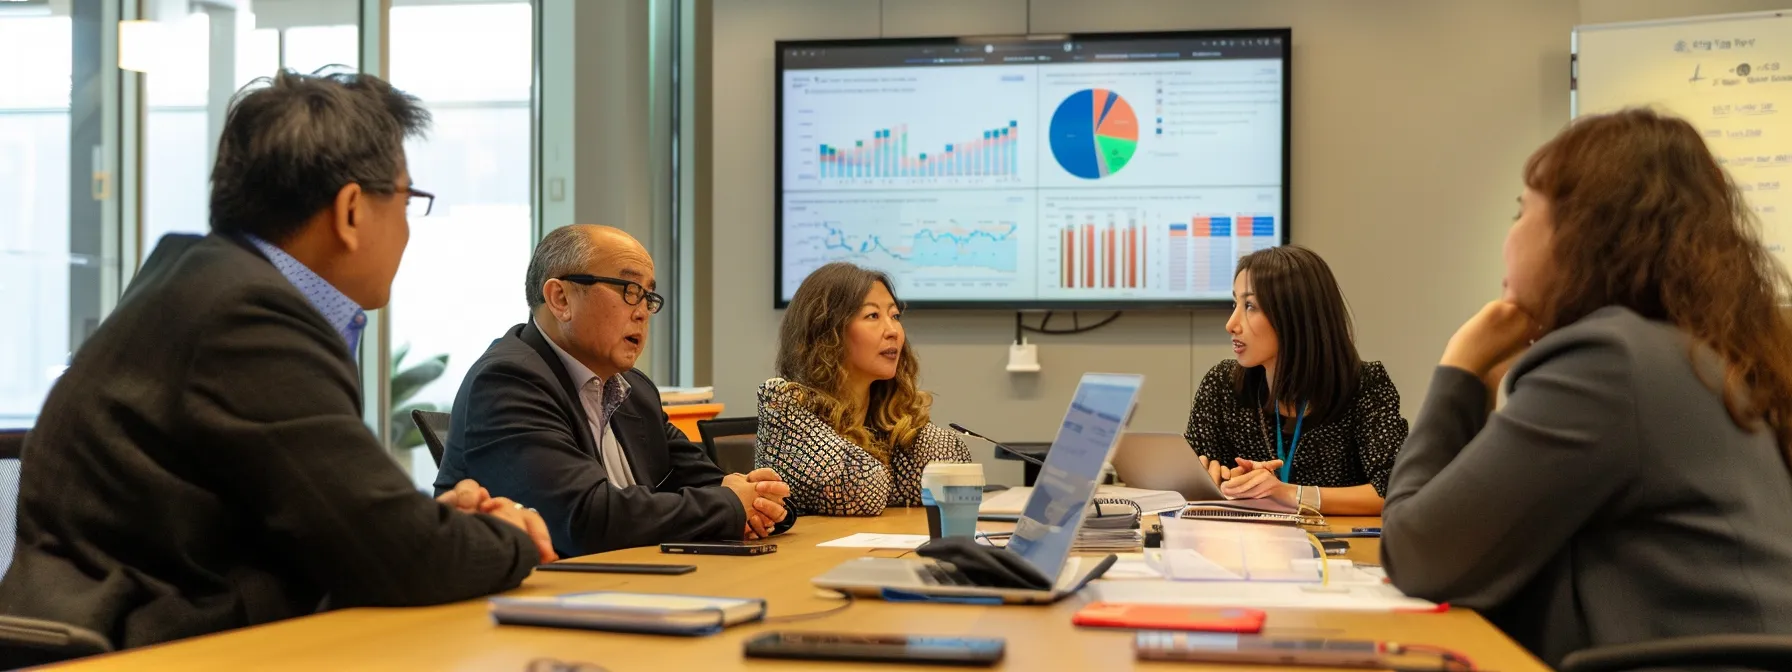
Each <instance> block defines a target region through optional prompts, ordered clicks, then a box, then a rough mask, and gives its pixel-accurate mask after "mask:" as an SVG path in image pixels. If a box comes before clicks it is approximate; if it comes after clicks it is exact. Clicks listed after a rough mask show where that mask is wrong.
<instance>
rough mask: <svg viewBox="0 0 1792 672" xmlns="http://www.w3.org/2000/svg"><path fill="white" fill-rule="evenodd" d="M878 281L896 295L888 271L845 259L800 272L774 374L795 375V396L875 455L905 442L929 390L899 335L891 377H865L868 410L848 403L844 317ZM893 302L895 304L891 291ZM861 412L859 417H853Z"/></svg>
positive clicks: (884, 456) (921, 417)
mask: <svg viewBox="0 0 1792 672" xmlns="http://www.w3.org/2000/svg"><path fill="white" fill-rule="evenodd" d="M877 283H883V286H884V288H885V289H888V290H890V296H892V297H894V296H896V289H895V287H896V286H895V285H894V284H892V283H891V282H890V276H888V275H885V274H883V273H880V272H878V271H873V270H870V269H866V268H860V267H858V266H854V265H852V264H849V263H846V262H835V263H831V264H828V265H826V266H822V267H821V268H818V269H816V270H815V272H814V273H810V274H809V277H807V278H804V279H803V284H802V286H801V287H798V288H797V290H796V295H795V296H793V297H791V299H790V306H789V307H788V308H787V309H785V311H784V322H783V324H782V325H781V326H780V327H779V328H778V361H777V370H778V376H779V377H781V378H783V379H784V380H786V381H789V382H791V383H795V385H793V386H791V388H790V391H791V392H792V393H794V395H795V396H796V398H797V400H798V402H799V403H801V404H803V405H804V406H805V407H807V408H808V409H809V410H810V411H812V412H814V413H815V414H816V415H817V416H820V417H821V419H822V420H823V421H825V422H827V423H828V426H829V427H833V428H834V431H835V432H836V433H838V434H839V435H840V436H843V437H845V438H846V440H848V441H851V442H852V443H853V445H856V446H858V447H860V448H864V449H865V452H867V453H870V454H871V455H872V456H873V457H876V458H877V460H878V461H879V462H883V463H884V464H886V465H887V464H889V463H890V454H891V453H892V452H894V451H896V450H903V449H907V448H908V447H910V446H913V445H914V443H915V436H916V435H918V434H920V432H921V428H922V427H925V426H927V423H928V414H927V409H928V407H929V406H931V405H932V403H933V398H932V397H931V396H930V395H928V394H927V393H926V392H922V391H920V390H919V389H917V388H916V387H915V379H916V378H917V377H918V375H919V373H920V369H921V367H920V365H919V364H918V363H917V362H916V361H915V353H914V351H913V350H911V349H910V348H909V345H908V339H903V341H902V354H901V355H900V356H899V357H898V358H897V360H896V377H895V378H891V379H889V380H879V381H875V382H872V383H871V395H870V397H868V398H867V399H868V400H867V403H868V404H869V405H870V407H871V408H870V412H866V409H862V408H854V407H853V403H852V401H851V399H852V396H853V395H850V394H847V392H846V325H847V324H848V323H849V322H851V321H852V320H853V318H856V317H858V315H859V308H860V307H861V306H863V305H864V303H865V295H866V294H869V293H870V292H871V288H872V287H873V286H875V285H876V284H877ZM896 305H897V306H898V307H899V310H900V307H901V306H902V305H903V304H902V301H901V299H897V302H896ZM860 418H863V419H864V420H863V422H861V421H860Z"/></svg>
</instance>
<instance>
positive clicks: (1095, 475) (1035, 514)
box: [1008, 373, 1145, 580]
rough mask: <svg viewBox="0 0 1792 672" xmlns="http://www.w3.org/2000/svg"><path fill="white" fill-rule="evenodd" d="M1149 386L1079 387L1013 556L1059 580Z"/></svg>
mask: <svg viewBox="0 0 1792 672" xmlns="http://www.w3.org/2000/svg"><path fill="white" fill-rule="evenodd" d="M1144 383H1145V377H1144V376H1139V375H1132V374H1115V373H1085V374H1083V380H1082V382H1081V383H1078V384H1077V386H1076V395H1075V396H1074V397H1072V398H1071V400H1070V410H1069V412H1067V413H1065V414H1064V424H1063V425H1062V426H1060V427H1059V428H1058V438H1056V439H1054V440H1053V441H1052V449H1051V452H1049V453H1047V454H1046V457H1045V466H1044V467H1041V468H1040V469H1039V479H1038V480H1037V481H1035V482H1034V483H1033V495H1032V496H1031V497H1029V498H1028V499H1027V506H1026V508H1025V509H1023V510H1022V511H1021V517H1020V520H1018V521H1016V523H1015V526H1014V537H1013V538H1012V539H1010V540H1009V541H1008V550H1011V551H1014V552H1016V553H1019V554H1020V556H1021V557H1022V558H1025V559H1026V561H1027V562H1028V563H1030V564H1032V565H1033V567H1034V568H1036V569H1038V570H1039V571H1040V573H1042V574H1044V575H1046V576H1047V577H1050V578H1051V579H1053V580H1056V579H1057V578H1058V573H1059V572H1062V571H1063V570H1064V561H1065V560H1066V559H1068V558H1069V557H1070V548H1071V546H1072V545H1073V544H1075V543H1076V533H1077V530H1078V529H1080V528H1082V526H1083V516H1084V515H1085V514H1086V513H1087V511H1088V508H1089V499H1090V498H1091V497H1094V496H1095V482H1096V481H1097V480H1099V479H1100V478H1101V468H1102V465H1103V464H1104V463H1106V462H1107V460H1108V455H1109V453H1112V452H1113V450H1114V445H1115V444H1116V443H1117V442H1118V441H1119V438H1120V431H1121V428H1122V427H1124V426H1125V424H1126V420H1127V418H1128V417H1129V416H1131V414H1132V407H1133V404H1134V403H1135V402H1137V401H1138V397H1139V387H1140V386H1141V385H1143V384H1144Z"/></svg>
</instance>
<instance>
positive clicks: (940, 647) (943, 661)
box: [746, 632, 1005, 667]
mask: <svg viewBox="0 0 1792 672" xmlns="http://www.w3.org/2000/svg"><path fill="white" fill-rule="evenodd" d="M1004 647H1005V643H1004V641H1003V640H1001V639H999V638H994V637H932V636H928V635H860V634H849V633H838V632H768V633H765V634H763V635H759V636H758V637H754V638H752V639H749V640H747V646H746V649H747V651H746V653H747V657H748V658H797V659H803V660H844V661H855V662H885V663H922V664H932V665H966V666H977V667H989V666H992V665H995V664H996V663H999V662H1002V653H1003V651H1004V650H1005V649H1004Z"/></svg>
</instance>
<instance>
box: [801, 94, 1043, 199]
mask: <svg viewBox="0 0 1792 672" xmlns="http://www.w3.org/2000/svg"><path fill="white" fill-rule="evenodd" d="M1033 76H1034V71H1033V69H1031V68H1026V67H1003V66H995V67H988V68H958V69H953V68H941V69H935V70H919V71H912V72H908V73H904V74H901V75H897V74H895V73H893V72H891V71H889V70H887V69H855V68H845V69H838V70H826V71H812V72H809V73H807V74H801V75H790V76H789V77H790V78H789V80H788V81H787V82H786V85H785V88H784V100H783V103H784V109H785V115H784V119H783V120H782V125H781V128H782V131H783V137H782V138H781V141H780V145H781V146H782V147H783V157H784V162H783V177H784V184H783V188H784V189H785V190H787V191H845V190H884V191H896V190H905V189H950V188H990V187H994V188H1011V187H1025V186H1030V185H1032V184H1033V183H1034V182H1035V181H1036V172H1037V171H1036V168H1035V165H1034V162H1035V160H1036V156H1037V153H1038V151H1039V149H1038V147H1037V145H1038V142H1039V141H1038V139H1037V138H1035V137H1033V136H1034V135H1035V131H1034V128H1035V127H1036V126H1037V125H1038V123H1039V122H1038V112H1037V108H1038V105H1037V101H1035V100H1034V95H1033V93H1032V80H1033Z"/></svg>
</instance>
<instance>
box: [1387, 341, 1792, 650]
mask: <svg viewBox="0 0 1792 672" xmlns="http://www.w3.org/2000/svg"><path fill="white" fill-rule="evenodd" d="M1689 346H1690V339H1689V338H1688V336H1687V335H1686V334H1685V333H1684V332H1681V331H1680V330H1679V329H1677V328H1675V327H1674V326H1673V325H1670V324H1666V323H1661V322H1653V321H1650V320H1646V319H1644V318H1643V317H1641V316H1639V315H1637V314H1636V313H1634V312H1631V311H1629V310H1626V309H1624V308H1618V307H1608V308H1605V309H1602V310H1599V311H1597V312H1595V313H1593V314H1592V315H1589V316H1587V317H1586V318H1584V319H1582V320H1580V321H1579V322H1576V323H1574V324H1571V325H1569V326H1567V327H1565V328H1562V329H1559V330H1557V331H1556V332H1554V333H1551V334H1550V335H1548V336H1546V337H1544V338H1543V339H1541V340H1539V341H1538V342H1537V344H1536V345H1535V346H1532V348H1531V351H1530V352H1529V353H1526V355H1525V356H1524V357H1523V358H1522V359H1520V360H1519V361H1518V362H1517V363H1516V364H1515V365H1514V366H1513V369H1512V372H1511V376H1510V377H1509V378H1508V381H1509V383H1508V384H1509V385H1510V387H1509V388H1507V403H1506V405H1505V406H1504V407H1502V408H1501V409H1500V410H1499V411H1498V412H1496V413H1493V414H1492V415H1489V414H1488V413H1487V405H1488V399H1487V394H1488V392H1487V389H1486V388H1485V387H1484V386H1483V385H1482V384H1481V382H1480V381H1479V380H1477V379H1476V378H1475V377H1473V376H1471V375H1469V374H1468V373H1467V372H1465V371H1462V370H1461V369H1455V368H1448V367H1440V368H1439V369H1438V370H1437V372H1436V373H1435V374H1434V375H1433V379H1432V383H1431V390H1430V395H1429V397H1428V398H1427V399H1426V400H1425V407H1424V409H1423V410H1422V411H1421V412H1420V413H1419V418H1418V422H1416V423H1415V424H1414V425H1413V431H1412V434H1411V436H1409V437H1408V438H1407V440H1406V445H1405V446H1404V447H1403V448H1402V449H1401V451H1400V457H1399V461H1398V462H1397V463H1396V464H1395V465H1394V475H1393V478H1392V482H1391V484H1390V486H1389V488H1388V497H1387V507H1386V509H1385V511H1384V513H1383V514H1382V515H1383V519H1384V521H1383V528H1384V529H1383V537H1382V545H1381V553H1382V559H1383V562H1384V563H1386V566H1387V571H1388V575H1389V577H1391V578H1392V579H1393V581H1394V585H1395V586H1398V587H1399V588H1400V589H1401V590H1403V591H1405V592H1406V593H1408V594H1411V595H1414V596H1418V597H1422V598H1426V599H1430V600H1437V601H1448V602H1452V603H1455V604H1457V605H1459V606H1466V607H1472V608H1474V609H1478V610H1482V611H1483V613H1485V614H1486V616H1487V617H1488V618H1489V620H1491V621H1493V622H1494V624H1496V625H1498V626H1499V627H1500V628H1501V629H1503V630H1505V631H1506V633H1507V634H1508V635H1511V636H1512V638H1513V639H1515V640H1517V641H1518V642H1519V643H1520V644H1523V645H1524V646H1525V647H1526V648H1528V649H1530V650H1531V652H1532V653H1535V654H1536V655H1537V656H1538V657H1540V658H1542V659H1543V661H1544V662H1546V663H1549V664H1550V665H1552V666H1555V665H1559V664H1560V663H1561V661H1562V658H1563V657H1564V656H1566V655H1567V654H1569V653H1571V652H1574V651H1576V650H1579V649H1583V648H1587V647H1593V646H1603V645H1609V644H1622V643H1629V642H1638V641H1644V640H1650V639H1657V638H1664V637H1672V636H1682V635H1697V634H1711V633H1788V632H1792V477H1789V476H1788V473H1787V466H1786V460H1785V458H1784V457H1783V456H1782V455H1781V454H1780V449H1779V447H1778V445H1777V443H1776V442H1775V440H1774V437H1773V434H1772V432H1771V431H1770V430H1767V429H1761V430H1759V431H1754V432H1749V431H1744V430H1743V429H1740V428H1738V427H1737V426H1736V424H1735V423H1734V422H1732V421H1731V420H1730V416H1729V414H1728V412H1727V411H1725V409H1724V405H1723V402H1722V400H1721V399H1720V397H1719V396H1718V394H1717V393H1716V392H1714V391H1713V389H1712V387H1711V386H1710V385H1707V384H1706V383H1705V382H1703V381H1702V380H1701V379H1700V373H1699V372H1695V370H1694V365H1693V360H1692V358H1691V357H1690V356H1689ZM1700 352H1701V353H1702V354H1701V355H1700V358H1701V361H1700V371H1701V372H1703V373H1704V379H1705V380H1711V381H1714V382H1715V381H1717V380H1719V379H1720V376H1721V375H1722V370H1721V366H1719V363H1718V362H1717V361H1716V358H1715V357H1713V356H1711V355H1710V351H1709V350H1701V351H1700Z"/></svg>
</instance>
